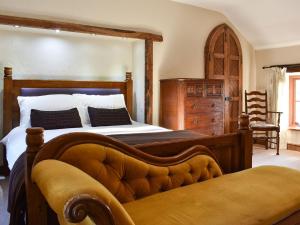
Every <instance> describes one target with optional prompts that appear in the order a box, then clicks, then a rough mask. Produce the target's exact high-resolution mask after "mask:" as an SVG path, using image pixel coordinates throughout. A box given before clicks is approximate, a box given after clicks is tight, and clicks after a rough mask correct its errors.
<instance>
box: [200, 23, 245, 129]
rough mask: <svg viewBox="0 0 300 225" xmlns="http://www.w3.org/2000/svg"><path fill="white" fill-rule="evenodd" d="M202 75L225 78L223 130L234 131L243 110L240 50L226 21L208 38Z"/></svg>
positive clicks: (237, 41) (236, 38)
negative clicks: (203, 73)
mask: <svg viewBox="0 0 300 225" xmlns="http://www.w3.org/2000/svg"><path fill="white" fill-rule="evenodd" d="M205 77H206V79H221V80H224V101H225V102H224V104H225V106H224V111H225V112H224V131H225V133H230V132H236V131H237V129H238V117H239V114H240V113H241V112H242V50H241V45H240V42H239V39H238V37H237V36H236V34H235V33H234V32H233V30H232V29H231V28H230V27H229V26H228V25H226V24H221V25H219V26H217V27H216V28H215V29H213V31H212V32H211V33H210V35H209V37H208V39H207V42H206V46H205Z"/></svg>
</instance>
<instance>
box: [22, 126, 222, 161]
mask: <svg viewBox="0 0 300 225" xmlns="http://www.w3.org/2000/svg"><path fill="white" fill-rule="evenodd" d="M33 130H34V131H35V132H36V135H38V136H41V135H42V134H43V131H44V130H43V128H28V129H27V132H29V133H31V132H32V131H33ZM193 140H194V139H193ZM81 144H98V145H103V146H107V147H110V148H113V149H116V150H118V151H120V152H122V153H124V154H126V155H128V156H131V157H134V158H136V159H138V160H141V161H143V162H146V163H148V164H152V165H156V166H172V165H176V164H180V163H182V162H185V161H186V160H188V159H190V158H193V157H194V156H196V155H200V154H205V155H209V156H211V157H212V158H213V159H214V160H216V161H217V159H216V157H215V155H214V154H213V153H212V152H211V151H210V150H209V149H208V148H207V147H205V146H201V145H195V146H193V147H191V148H189V149H187V150H186V151H183V152H182V153H180V154H178V155H175V156H170V157H158V156H154V155H150V154H147V153H144V152H142V151H141V150H139V149H137V148H135V147H132V146H129V145H127V144H125V143H123V142H121V141H119V140H117V139H114V138H111V137H108V136H104V135H101V134H94V133H87V132H74V133H68V134H64V135H60V136H59V137H56V138H54V139H52V140H51V141H49V142H48V143H46V144H44V145H43V146H41V148H40V149H39V150H38V152H36V156H35V160H34V162H33V165H32V166H35V165H36V164H37V163H38V162H40V161H42V160H46V159H59V158H60V157H61V156H62V155H63V153H64V152H65V151H67V150H68V149H69V148H71V147H72V146H75V145H81ZM28 149H30V146H28Z"/></svg>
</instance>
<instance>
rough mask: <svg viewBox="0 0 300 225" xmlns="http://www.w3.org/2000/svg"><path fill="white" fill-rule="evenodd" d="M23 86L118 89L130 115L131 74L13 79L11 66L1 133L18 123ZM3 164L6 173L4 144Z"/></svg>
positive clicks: (6, 72) (7, 69)
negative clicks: (98, 78)
mask: <svg viewBox="0 0 300 225" xmlns="http://www.w3.org/2000/svg"><path fill="white" fill-rule="evenodd" d="M23 88H101V89H119V90H120V92H121V93H122V94H124V97H125V102H126V106H127V110H128V112H129V114H130V115H132V97H133V92H132V74H131V73H130V72H127V73H126V79H125V81H120V82H112V81H69V80H15V79H13V78H12V68H10V67H5V68H4V90H3V135H6V134H8V133H9V132H10V131H11V130H12V129H13V128H15V127H17V126H18V125H19V123H20V110H19V106H18V101H17V97H18V96H20V94H21V90H22V89H23ZM3 152H4V156H3V160H4V166H3V167H2V168H1V167H0V174H4V175H8V173H9V169H8V164H7V161H6V150H5V146H4V151H3Z"/></svg>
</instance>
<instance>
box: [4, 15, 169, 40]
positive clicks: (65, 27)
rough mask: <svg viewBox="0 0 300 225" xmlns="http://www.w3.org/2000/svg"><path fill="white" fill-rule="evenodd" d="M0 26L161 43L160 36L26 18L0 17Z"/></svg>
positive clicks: (161, 38)
mask: <svg viewBox="0 0 300 225" xmlns="http://www.w3.org/2000/svg"><path fill="white" fill-rule="evenodd" d="M0 24H4V25H13V26H15V25H17V26H22V27H32V28H40V29H50V30H57V29H59V30H61V31H69V32H76V33H88V34H96V35H105V36H114V37H123V38H135V39H143V40H152V41H157V42H161V41H163V37H162V35H160V34H153V33H148V32H140V31H135V30H125V29H124V30H123V29H114V28H108V27H100V26H91V25H86V24H78V23H68V22H61V21H52V20H42V19H35V18H27V17H16V16H7V15H0Z"/></svg>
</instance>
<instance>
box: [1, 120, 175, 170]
mask: <svg viewBox="0 0 300 225" xmlns="http://www.w3.org/2000/svg"><path fill="white" fill-rule="evenodd" d="M164 131H170V130H168V129H165V128H162V127H158V126H153V125H148V124H144V123H138V122H132V125H121V126H120V125H119V126H103V127H82V128H68V129H57V130H46V131H44V140H45V142H48V141H49V140H51V139H53V138H55V137H57V136H59V135H61V134H66V133H71V132H91V133H97V134H103V135H113V134H134V133H155V132H164ZM25 137H26V128H24V127H16V128H14V129H13V130H11V132H10V133H9V134H8V135H7V136H5V137H4V138H3V139H2V140H1V143H3V144H4V145H5V146H6V152H7V161H8V166H9V168H10V169H12V167H13V165H14V163H15V162H16V160H17V159H18V157H19V156H20V155H21V154H22V153H23V152H24V151H25V150H26V143H25Z"/></svg>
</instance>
